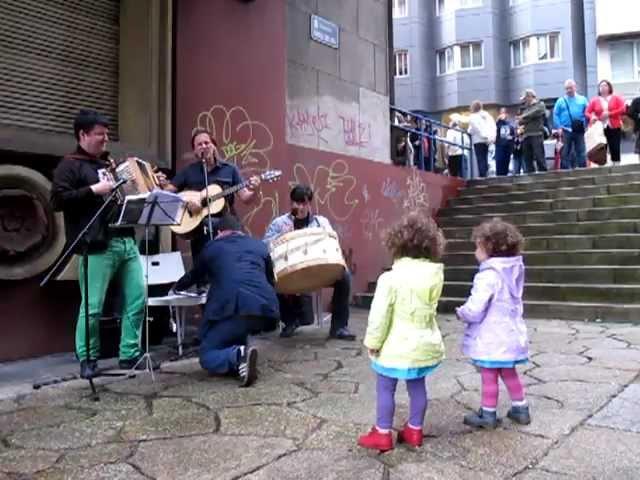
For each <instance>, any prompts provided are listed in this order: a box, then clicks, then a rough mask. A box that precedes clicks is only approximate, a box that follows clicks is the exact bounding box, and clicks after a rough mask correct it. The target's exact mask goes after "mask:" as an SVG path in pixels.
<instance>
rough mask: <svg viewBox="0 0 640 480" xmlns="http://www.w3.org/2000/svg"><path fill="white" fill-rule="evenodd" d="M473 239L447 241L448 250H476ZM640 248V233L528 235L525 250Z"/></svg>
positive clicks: (452, 251) (469, 251)
mask: <svg viewBox="0 0 640 480" xmlns="http://www.w3.org/2000/svg"><path fill="white" fill-rule="evenodd" d="M475 248H476V247H475V244H474V243H473V242H472V241H471V240H466V239H465V240H460V239H451V240H448V241H447V252H451V253H454V252H468V253H471V252H473V251H474V250H475ZM589 249H596V250H598V249H599V250H640V234H637V233H634V234H619V235H562V236H558V235H556V236H545V237H526V243H525V250H540V251H542V250H589Z"/></svg>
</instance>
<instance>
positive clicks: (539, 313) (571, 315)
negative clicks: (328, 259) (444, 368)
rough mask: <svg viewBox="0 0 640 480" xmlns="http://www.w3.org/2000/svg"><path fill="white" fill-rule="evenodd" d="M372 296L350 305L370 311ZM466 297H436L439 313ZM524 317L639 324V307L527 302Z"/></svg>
mask: <svg viewBox="0 0 640 480" xmlns="http://www.w3.org/2000/svg"><path fill="white" fill-rule="evenodd" d="M372 299H373V294H372V293H359V294H356V295H354V306H356V307H359V308H367V309H368V308H370V307H371V300H372ZM466 299H467V297H440V300H439V301H438V312H439V313H447V314H448V313H453V312H455V309H456V307H459V306H460V305H462V304H464V302H465V301H466ZM524 315H525V317H526V318H541V319H545V320H556V319H557V320H591V321H593V320H601V321H603V322H634V323H638V322H639V321H640V304H614V303H595V302H584V303H583V302H554V301H548V300H544V301H530V300H527V301H525V302H524Z"/></svg>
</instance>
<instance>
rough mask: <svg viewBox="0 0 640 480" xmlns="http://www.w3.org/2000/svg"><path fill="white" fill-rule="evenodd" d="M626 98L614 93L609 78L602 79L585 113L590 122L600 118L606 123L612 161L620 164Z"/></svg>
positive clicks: (605, 129)
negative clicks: (596, 93)
mask: <svg viewBox="0 0 640 480" xmlns="http://www.w3.org/2000/svg"><path fill="white" fill-rule="evenodd" d="M625 109H626V107H625V104H624V99H623V98H622V97H620V96H619V95H614V94H613V85H611V82H610V81H609V80H602V81H600V83H599V84H598V95H597V96H595V97H593V98H592V99H591V101H590V102H589V105H588V106H587V110H586V111H585V115H586V116H587V119H588V120H589V124H590V125H591V124H593V123H594V122H595V121H596V120H600V121H601V122H602V124H603V125H604V134H605V136H606V137H607V144H608V148H609V154H610V155H611V161H612V162H613V164H614V165H619V164H620V141H621V139H622V115H624V112H625Z"/></svg>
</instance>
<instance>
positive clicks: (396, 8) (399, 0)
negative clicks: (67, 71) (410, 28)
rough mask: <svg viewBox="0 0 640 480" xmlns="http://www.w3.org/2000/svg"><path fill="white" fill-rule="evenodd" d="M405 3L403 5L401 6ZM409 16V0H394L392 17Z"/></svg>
mask: <svg viewBox="0 0 640 480" xmlns="http://www.w3.org/2000/svg"><path fill="white" fill-rule="evenodd" d="M401 5H403V7H401ZM408 16H409V0H393V8H392V17H393V18H406V17H408Z"/></svg>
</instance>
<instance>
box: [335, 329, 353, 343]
mask: <svg viewBox="0 0 640 480" xmlns="http://www.w3.org/2000/svg"><path fill="white" fill-rule="evenodd" d="M329 338H333V339H335V340H346V341H347V342H353V341H354V340H355V339H356V336H355V335H354V334H353V333H351V332H350V331H349V329H348V328H347V327H342V328H339V329H338V330H336V331H335V332H331V333H329Z"/></svg>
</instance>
